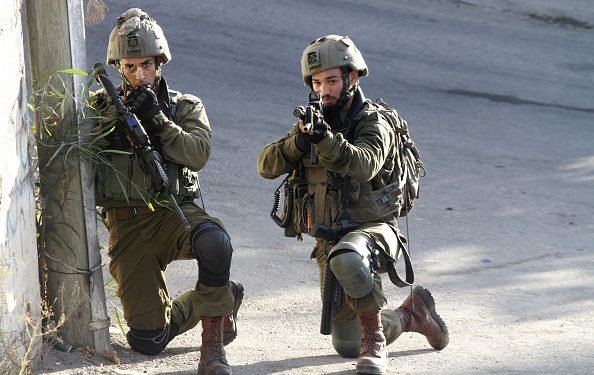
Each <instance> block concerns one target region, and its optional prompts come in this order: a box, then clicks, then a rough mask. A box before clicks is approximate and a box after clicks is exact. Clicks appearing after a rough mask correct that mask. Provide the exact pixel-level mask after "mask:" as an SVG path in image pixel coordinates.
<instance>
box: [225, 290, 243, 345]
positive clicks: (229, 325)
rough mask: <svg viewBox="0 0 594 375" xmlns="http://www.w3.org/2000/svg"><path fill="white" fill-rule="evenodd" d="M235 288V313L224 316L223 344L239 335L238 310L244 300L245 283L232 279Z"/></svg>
mask: <svg viewBox="0 0 594 375" xmlns="http://www.w3.org/2000/svg"><path fill="white" fill-rule="evenodd" d="M230 283H231V289H232V290H233V314H231V315H229V316H226V317H224V318H223V344H224V345H227V344H229V343H230V342H231V341H233V340H235V338H236V337H237V311H239V306H241V301H243V285H242V284H241V283H240V282H238V281H233V280H231V281H230Z"/></svg>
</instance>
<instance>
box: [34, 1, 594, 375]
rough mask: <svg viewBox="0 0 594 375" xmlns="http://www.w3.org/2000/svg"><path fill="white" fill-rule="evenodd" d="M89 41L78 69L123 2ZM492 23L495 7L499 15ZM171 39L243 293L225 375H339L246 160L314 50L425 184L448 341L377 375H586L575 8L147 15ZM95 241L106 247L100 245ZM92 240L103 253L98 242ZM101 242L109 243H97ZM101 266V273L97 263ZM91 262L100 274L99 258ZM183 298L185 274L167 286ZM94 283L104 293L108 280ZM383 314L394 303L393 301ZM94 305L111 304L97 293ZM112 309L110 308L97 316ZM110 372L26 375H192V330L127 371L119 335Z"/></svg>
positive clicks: (587, 36)
mask: <svg viewBox="0 0 594 375" xmlns="http://www.w3.org/2000/svg"><path fill="white" fill-rule="evenodd" d="M106 4H107V5H108V7H109V12H108V15H107V20H106V22H104V23H103V24H99V25H97V26H93V27H89V28H88V29H87V30H86V33H87V34H86V35H87V49H88V51H87V53H88V57H87V59H88V65H89V67H90V66H92V65H93V63H94V62H96V61H102V60H103V59H104V58H105V46H106V44H107V36H108V33H109V30H110V29H111V27H112V26H113V24H114V22H115V19H116V18H117V16H119V15H120V14H121V13H122V12H123V11H124V10H126V9H127V8H129V7H132V6H135V5H137V4H138V2H133V1H128V0H126V1H118V2H115V1H106ZM494 4H495V5H494ZM142 7H143V8H145V9H146V10H148V11H149V12H151V13H152V14H153V15H154V16H155V18H156V19H157V21H159V22H160V24H161V25H162V26H163V28H164V31H165V33H166V35H167V36H168V38H169V43H170V47H171V49H172V53H173V56H174V58H173V60H172V62H171V63H170V64H168V65H167V66H165V67H164V74H165V76H166V77H167V78H168V82H169V84H170V85H171V86H172V87H174V88H176V89H179V90H181V91H182V92H186V93H193V94H196V95H198V96H200V97H201V98H202V99H203V100H204V103H205V106H206V109H207V113H208V115H209V119H210V121H211V125H212V126H213V152H212V157H211V160H210V161H209V163H208V165H207V167H206V168H205V170H204V171H202V172H201V182H202V188H203V192H204V198H205V203H206V208H207V210H208V211H209V212H210V213H211V214H212V215H214V216H217V217H219V218H221V219H222V220H223V222H224V223H225V225H226V226H227V228H228V230H229V233H230V234H231V237H232V241H233V246H234V258H233V268H232V278H234V279H237V280H239V281H241V282H242V283H243V284H244V285H245V298H244V302H243V305H242V308H241V310H240V313H239V322H238V324H239V336H238V338H237V339H236V340H235V341H234V342H233V343H232V344H230V345H229V346H228V347H227V348H226V350H227V355H228V358H229V361H230V363H231V364H232V365H233V371H234V374H249V375H252V374H353V373H354V369H355V367H354V365H355V362H354V361H353V360H352V359H347V358H341V357H340V356H338V355H336V353H335V352H334V350H333V349H332V345H331V340H330V337H328V336H322V335H320V334H319V319H320V308H321V306H320V301H319V290H318V274H317V268H316V266H315V262H314V261H313V260H310V259H309V253H310V251H311V245H312V240H311V239H306V240H305V241H304V242H301V243H299V242H297V241H295V240H293V239H287V238H284V237H283V236H282V234H281V232H280V230H279V228H277V227H276V226H275V225H274V224H273V223H272V221H271V220H270V219H269V210H270V207H272V193H273V191H274V189H275V188H276V186H278V184H279V183H280V181H266V180H264V179H262V178H261V177H259V176H258V175H257V172H256V167H255V162H256V156H257V153H258V151H259V150H260V149H261V148H262V147H263V146H264V145H265V144H267V143H268V142H270V141H272V140H273V139H275V138H278V137H280V136H281V135H283V134H284V133H285V132H286V131H287V130H288V129H289V126H290V124H291V123H292V121H293V119H292V115H291V113H292V108H294V106H296V105H300V104H304V102H305V101H306V99H307V90H306V89H305V88H304V87H303V85H302V82H300V73H299V63H298V61H299V60H298V59H299V56H300V53H301V51H302V50H303V48H304V46H305V45H306V44H307V43H308V42H309V41H310V40H312V39H314V38H315V37H317V36H320V35H324V34H329V33H339V34H347V35H349V36H350V37H351V38H352V39H353V40H354V41H355V43H357V45H358V46H359V48H360V49H361V51H362V53H363V54H364V56H365V59H366V62H367V64H368V66H369V69H370V75H369V77H366V78H364V79H363V81H362V87H363V90H364V92H365V93H366V95H367V96H368V97H370V98H376V97H378V96H382V97H384V99H386V101H387V102H389V103H393V104H395V105H397V107H398V110H399V112H400V114H401V115H403V116H404V117H405V118H406V119H407V120H408V122H409V126H410V127H411V132H412V135H413V138H414V139H415V141H416V142H417V145H418V146H419V148H420V150H421V154H422V157H423V160H424V163H425V166H426V168H427V176H426V177H425V178H424V179H423V180H422V183H423V186H422V190H421V198H420V199H419V200H418V202H417V205H416V207H415V210H414V212H413V214H412V215H411V216H410V218H409V220H408V227H407V225H406V224H407V223H406V222H405V221H402V222H401V227H402V229H403V231H404V232H405V233H406V234H407V235H408V236H409V238H410V240H411V254H412V258H413V263H414V265H415V271H416V276H417V280H416V283H418V284H421V285H423V286H425V287H427V288H428V289H429V290H430V291H432V293H433V295H434V297H435V300H436V303H437V310H438V312H439V313H440V314H441V316H442V317H443V318H444V320H445V321H446V323H447V325H448V328H449V331H450V343H449V346H448V347H447V348H445V349H444V350H442V351H435V350H432V349H431V348H430V346H429V345H428V344H427V342H426V341H425V339H424V338H423V337H421V336H420V335H418V334H409V333H405V334H403V335H402V336H401V337H400V338H399V339H398V340H397V341H396V342H395V343H394V344H392V345H391V346H390V347H389V351H390V355H389V362H390V373H391V374H560V373H567V374H590V373H592V368H594V356H593V355H592V353H594V340H593V339H592V337H594V326H593V325H592V320H593V318H594V313H593V311H594V289H593V288H592V285H594V255H593V254H594V253H593V250H594V247H593V244H594V216H593V215H592V212H594V194H593V191H594V177H593V176H594V147H593V146H592V145H593V144H594V126H593V122H592V118H593V117H592V115H593V113H594V104H593V101H592V98H593V97H594V89H593V87H594V86H593V85H592V82H593V81H594V58H593V56H594V54H593V53H592V35H593V34H592V33H593V31H592V24H593V23H594V16H593V14H594V10H593V8H592V4H591V2H590V1H579V0H572V1H564V2H553V1H546V0H542V1H539V0H530V1H509V0H508V1H500V2H492V1H480V0H467V1H454V0H419V1H413V0H409V1H398V2H395V1H394V2H393V1H388V0H377V1H370V2H367V3H364V2H358V1H356V0H341V1H330V2H322V3H320V2H312V1H303V2H291V1H277V2H259V1H256V0H245V1H241V2H233V3H232V2H229V1H214V0H208V1H200V2H192V1H176V2H157V1H144V2H142ZM103 236H104V234H103ZM103 238H104V237H103ZM103 241H104V240H103ZM104 255H105V254H104ZM104 261H105V262H106V263H107V262H108V259H107V258H106V257H105V256H104ZM167 277H168V283H169V289H170V293H171V294H172V295H177V294H178V293H181V292H183V291H185V290H186V289H188V288H191V287H192V286H193V285H194V283H195V280H196V265H195V263H194V262H178V263H174V264H172V265H171V267H170V268H169V269H168V270H167ZM105 278H106V280H108V279H109V276H108V274H107V272H106V273H105ZM385 286H386V287H385V289H386V295H387V298H388V301H389V304H388V308H396V307H398V305H399V304H400V302H401V301H402V300H403V299H404V298H405V297H406V295H407V293H408V289H406V288H404V289H398V288H396V287H393V286H391V285H389V282H388V281H387V278H385ZM108 292H109V291H108ZM110 302H113V303H115V304H117V303H118V302H117V300H116V299H115V298H114V297H113V296H110ZM110 313H111V314H112V327H111V340H112V345H113V349H114V350H115V352H116V353H117V356H118V358H119V360H120V363H119V364H114V363H113V362H111V361H109V360H107V359H103V358H99V357H96V356H93V355H90V354H88V353H86V352H84V351H82V352H81V351H75V352H72V353H63V352H59V351H57V350H55V349H54V350H51V351H49V352H47V353H45V355H44V356H43V360H42V361H41V362H40V363H39V365H38V367H37V368H36V369H35V372H34V373H35V374H55V375H74V374H194V373H195V372H196V369H197V364H198V359H199V348H200V329H199V328H197V329H194V330H191V331H189V332H187V333H185V334H183V335H181V336H180V337H178V338H176V339H175V340H174V341H173V342H171V344H170V346H169V347H168V348H167V349H166V350H165V351H164V352H163V353H162V354H160V355H158V356H155V357H148V356H144V355H141V354H138V353H135V352H133V351H132V350H131V349H130V348H129V346H128V345H127V343H126V341H125V338H124V336H123V334H122V333H121V332H120V330H119V329H118V328H117V327H116V324H115V321H114V319H113V316H114V315H113V309H112V308H111V307H110Z"/></svg>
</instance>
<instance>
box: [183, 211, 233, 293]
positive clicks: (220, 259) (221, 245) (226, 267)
mask: <svg viewBox="0 0 594 375" xmlns="http://www.w3.org/2000/svg"><path fill="white" fill-rule="evenodd" d="M190 243H191V246H192V255H193V256H194V257H195V258H196V259H197V260H198V283H200V284H204V285H207V286H214V287H218V286H223V285H226V284H227V282H228V281H229V274H230V268H231V256H232V254H233V248H232V247H231V239H230V238H229V235H228V234H227V232H225V231H224V230H223V229H221V228H220V227H219V226H218V225H216V224H215V223H212V222H205V223H201V224H198V225H197V226H196V227H195V228H194V230H193V231H192V235H191V237H190Z"/></svg>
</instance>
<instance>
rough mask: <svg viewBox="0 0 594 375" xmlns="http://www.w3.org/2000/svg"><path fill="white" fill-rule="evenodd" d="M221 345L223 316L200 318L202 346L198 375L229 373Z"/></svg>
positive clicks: (222, 374)
mask: <svg viewBox="0 0 594 375" xmlns="http://www.w3.org/2000/svg"><path fill="white" fill-rule="evenodd" d="M230 374H231V367H230V366H229V363H228V362H227V358H226V357H225V349H224V347H223V317H222V316H215V317H203V318H202V347H201V348H200V364H199V365H198V375H230Z"/></svg>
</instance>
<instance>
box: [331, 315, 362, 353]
mask: <svg viewBox="0 0 594 375" xmlns="http://www.w3.org/2000/svg"><path fill="white" fill-rule="evenodd" d="M332 346H334V350H336V352H337V353H338V354H340V355H341V356H343V357H347V358H357V357H358V356H359V349H360V348H361V328H359V321H358V320H357V319H355V320H347V321H345V322H332Z"/></svg>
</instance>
